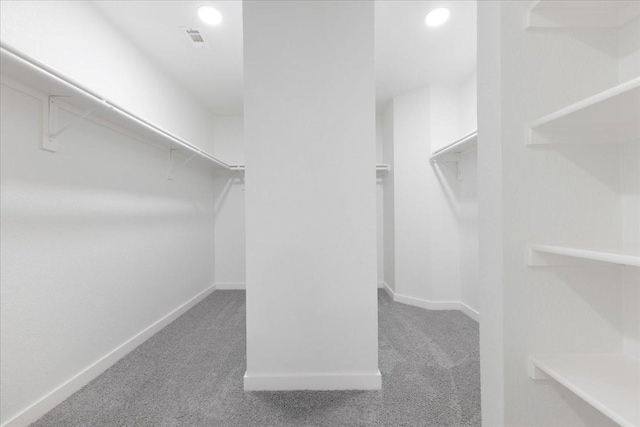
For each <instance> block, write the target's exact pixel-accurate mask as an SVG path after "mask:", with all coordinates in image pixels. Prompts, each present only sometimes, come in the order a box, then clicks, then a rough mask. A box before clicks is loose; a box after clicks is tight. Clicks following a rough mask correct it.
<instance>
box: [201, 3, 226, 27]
mask: <svg viewBox="0 0 640 427" xmlns="http://www.w3.org/2000/svg"><path fill="white" fill-rule="evenodd" d="M198 17H199V18H200V19H202V22H204V23H205V24H207V25H218V24H219V23H221V22H222V14H221V13H220V12H218V10H217V9H215V8H213V7H211V6H201V7H199V8H198Z"/></svg>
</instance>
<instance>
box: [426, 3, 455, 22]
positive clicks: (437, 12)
mask: <svg viewBox="0 0 640 427" xmlns="http://www.w3.org/2000/svg"><path fill="white" fill-rule="evenodd" d="M449 15H451V12H450V11H449V9H447V8H446V7H440V8H438V9H433V10H432V11H431V12H429V13H427V16H425V17H424V23H425V24H427V25H428V26H429V27H439V26H440V25H442V24H444V23H445V22H447V21H448V20H449Z"/></svg>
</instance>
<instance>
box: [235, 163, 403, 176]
mask: <svg viewBox="0 0 640 427" xmlns="http://www.w3.org/2000/svg"><path fill="white" fill-rule="evenodd" d="M229 170H231V171H234V172H242V173H244V171H245V165H231V166H229ZM389 171H391V165H388V164H377V165H376V172H377V173H380V174H385V173H387V172H389Z"/></svg>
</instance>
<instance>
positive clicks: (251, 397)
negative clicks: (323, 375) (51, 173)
mask: <svg viewBox="0 0 640 427" xmlns="http://www.w3.org/2000/svg"><path fill="white" fill-rule="evenodd" d="M378 302H379V328H380V333H379V349H380V353H379V354H380V361H379V366H380V371H381V373H382V390H381V391H298V392H251V393H244V392H243V390H242V377H243V375H244V372H245V366H246V362H245V294H244V292H243V291H215V292H214V293H212V294H211V295H210V296H208V297H207V298H206V299H204V300H203V301H202V302H201V303H199V304H198V305H196V306H195V307H193V308H192V309H191V310H189V311H188V312H187V313H185V314H184V315H182V316H181V317H180V318H178V319H177V320H175V321H174V322H173V323H171V324H170V325H168V326H167V327H166V328H164V329H163V330H162V331H160V332H159V333H157V334H156V335H154V336H153V337H152V338H151V339H149V340H148V341H146V342H145V343H144V344H142V345H141V346H140V347H138V348H136V349H135V350H134V351H132V352H131V353H129V354H128V355H127V356H126V357H124V358H123V359H122V360H120V361H119V362H118V363H116V364H115V365H114V366H112V367H111V368H110V369H108V370H107V371H106V372H104V373H103V374H102V375H100V376H99V377H98V378H96V379H95V380H94V381H92V382H91V383H89V384H88V385H87V386H85V387H84V388H83V389H81V390H80V391H78V392H77V393H75V394H74V395H73V396H71V397H70V398H69V399H67V400H66V401H64V402H63V403H61V404H60V405H59V406H57V407H56V408H54V409H53V410H52V411H51V412H49V413H48V414H46V415H45V416H44V417H43V418H41V419H40V420H38V421H37V422H36V423H34V424H32V425H33V426H37V427H45V426H65V427H66V426H95V427H98V426H261V427H267V426H296V427H300V426H394V427H395V426H438V427H441V426H480V421H481V420H480V363H479V360H480V357H479V341H478V324H477V323H476V322H474V321H473V320H471V319H469V318H468V317H466V316H465V315H464V314H462V313H460V312H458V311H428V310H424V309H421V308H416V307H410V306H407V305H403V304H398V303H394V302H393V301H392V300H391V299H390V298H389V297H388V296H387V295H386V294H385V293H384V292H382V291H380V292H379V295H378Z"/></svg>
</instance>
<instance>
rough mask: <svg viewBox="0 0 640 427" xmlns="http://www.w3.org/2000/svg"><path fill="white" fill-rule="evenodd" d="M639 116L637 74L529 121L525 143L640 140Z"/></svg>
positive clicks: (639, 91)
mask: <svg viewBox="0 0 640 427" xmlns="http://www.w3.org/2000/svg"><path fill="white" fill-rule="evenodd" d="M639 4H640V2H639ZM638 117H640V77H636V78H634V79H632V80H629V81H627V82H625V83H622V84H620V85H618V86H615V87H612V88H610V89H608V90H605V91H603V92H600V93H598V94H596V95H594V96H591V97H589V98H586V99H583V100H582V101H579V102H576V103H575V104H572V105H569V106H567V107H565V108H562V109H560V110H558V111H556V112H553V113H551V114H548V115H546V116H544V117H542V118H540V119H538V120H535V121H533V122H531V123H529V124H528V125H527V134H526V143H527V144H549V143H619V142H627V141H634V140H638V139H640V125H638Z"/></svg>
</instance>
